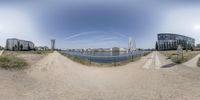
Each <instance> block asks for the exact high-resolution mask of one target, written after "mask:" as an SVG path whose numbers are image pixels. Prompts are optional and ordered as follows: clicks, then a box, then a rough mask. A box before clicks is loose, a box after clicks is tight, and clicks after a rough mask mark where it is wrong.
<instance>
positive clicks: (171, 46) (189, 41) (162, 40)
mask: <svg viewBox="0 0 200 100" xmlns="http://www.w3.org/2000/svg"><path fill="white" fill-rule="evenodd" d="M178 45H181V46H182V48H183V49H188V50H189V49H190V50H192V49H194V47H195V39H193V38H191V37H187V36H183V35H179V34H172V33H160V34H158V41H157V49H158V50H176V49H177V47H178Z"/></svg>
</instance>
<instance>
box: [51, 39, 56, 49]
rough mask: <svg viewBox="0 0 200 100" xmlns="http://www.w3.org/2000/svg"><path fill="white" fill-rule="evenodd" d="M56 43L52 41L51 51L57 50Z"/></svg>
mask: <svg viewBox="0 0 200 100" xmlns="http://www.w3.org/2000/svg"><path fill="white" fill-rule="evenodd" d="M55 41H56V40H54V39H52V40H51V50H55Z"/></svg>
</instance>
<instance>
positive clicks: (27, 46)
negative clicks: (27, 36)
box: [6, 38, 34, 51]
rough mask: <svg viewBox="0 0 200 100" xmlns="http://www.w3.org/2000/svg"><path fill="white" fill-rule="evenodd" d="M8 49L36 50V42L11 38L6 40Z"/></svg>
mask: <svg viewBox="0 0 200 100" xmlns="http://www.w3.org/2000/svg"><path fill="white" fill-rule="evenodd" d="M6 49H7V50H12V51H27V50H34V43H33V42H31V41H26V40H19V39H16V38H11V39H7V40H6Z"/></svg>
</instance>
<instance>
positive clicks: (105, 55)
mask: <svg viewBox="0 0 200 100" xmlns="http://www.w3.org/2000/svg"><path fill="white" fill-rule="evenodd" d="M145 52H147V51H135V52H133V53H127V52H76V51H62V53H64V54H65V55H70V56H74V57H78V58H80V59H83V60H87V61H90V62H96V63H114V62H121V61H128V60H134V59H135V58H137V57H141V56H143V55H144V53H145Z"/></svg>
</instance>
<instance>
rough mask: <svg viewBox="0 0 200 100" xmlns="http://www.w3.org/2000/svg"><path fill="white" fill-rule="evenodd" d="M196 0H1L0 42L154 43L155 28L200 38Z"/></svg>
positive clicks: (139, 45)
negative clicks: (13, 39) (21, 40)
mask: <svg viewBox="0 0 200 100" xmlns="http://www.w3.org/2000/svg"><path fill="white" fill-rule="evenodd" d="M199 11H200V1H198V0H146V1H145V0H84V1H83V0H40V1H37V0H34V1H32V0H19V1H18V0H15V1H13V0H1V1H0V45H1V46H5V42H6V39H7V38H19V39H23V40H29V41H32V42H34V43H35V45H36V46H50V40H51V39H56V48H61V49H69V48H110V47H124V48H127V47H128V37H129V36H131V37H133V39H134V40H135V42H136V47H137V48H146V49H147V48H154V47H155V42H156V40H157V34H158V33H176V34H181V35H186V36H190V37H192V38H195V40H196V44H197V43H200V39H199V37H200V12H199Z"/></svg>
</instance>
